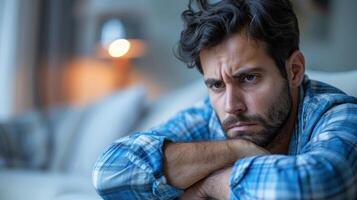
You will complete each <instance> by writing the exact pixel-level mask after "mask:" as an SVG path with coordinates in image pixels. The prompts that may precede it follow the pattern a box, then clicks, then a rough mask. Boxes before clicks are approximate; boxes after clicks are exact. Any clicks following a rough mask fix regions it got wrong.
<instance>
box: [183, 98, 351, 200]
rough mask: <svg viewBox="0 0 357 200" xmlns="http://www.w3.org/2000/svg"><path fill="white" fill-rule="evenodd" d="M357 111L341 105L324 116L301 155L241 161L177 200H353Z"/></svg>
mask: <svg viewBox="0 0 357 200" xmlns="http://www.w3.org/2000/svg"><path fill="white" fill-rule="evenodd" d="M356 111H357V108H356V107H355V106H343V105H342V106H339V107H337V108H335V109H334V110H332V111H330V112H328V113H327V114H326V115H325V116H324V117H322V118H321V120H320V123H319V124H318V125H317V126H316V127H315V128H314V133H313V135H312V138H311V139H310V142H309V143H308V144H307V145H305V146H304V148H303V150H302V151H303V152H301V154H299V155H297V156H285V155H262V156H253V157H247V158H243V159H240V160H238V161H237V162H236V163H235V165H234V166H233V167H232V168H228V169H224V170H220V171H217V172H216V173H213V174H211V175H210V176H208V177H207V178H206V179H204V180H202V181H200V182H199V183H198V184H195V185H194V186H192V187H190V188H189V189H188V190H186V191H185V193H184V194H183V195H182V196H181V199H207V198H208V197H212V198H214V199H219V200H222V199H238V198H239V199H240V198H243V199H246V198H247V199H351V200H352V199H353V200H354V199H356V198H357V188H356V187H355V185H356V184H357V163H356V160H357V123H356V122H357V113H356ZM348 112H349V113H350V114H347V115H344V116H341V115H340V114H341V113H348ZM351 112H352V113H353V112H354V113H353V114H351ZM228 174H230V176H229V175H228ZM227 195H230V197H229V196H227Z"/></svg>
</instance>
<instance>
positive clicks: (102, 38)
mask: <svg viewBox="0 0 357 200" xmlns="http://www.w3.org/2000/svg"><path fill="white" fill-rule="evenodd" d="M294 2H295V4H296V5H295V8H296V11H297V14H298V15H299V19H300V28H301V32H302V39H301V41H302V42H301V48H302V50H303V52H304V53H305V55H306V61H307V67H308V68H312V69H318V70H324V71H340V70H351V69H354V68H355V67H356V50H357V49H356V48H357V38H356V37H355V36H354V33H356V32H357V30H356V29H357V24H356V23H357V22H356V20H355V19H356V17H357V16H356V13H355V12H354V11H355V10H356V8H357V3H356V2H355V1H352V0H341V1H336V0H335V1H334V0H300V1H294ZM186 3H187V2H186V1H165V0H131V1H124V0H117V1H114V0H103V1H99V0H61V1H58V0H31V1H26V0H0V93H1V94H2V98H0V119H6V118H8V117H10V116H11V115H13V114H14V113H19V112H20V113H21V112H24V111H26V110H29V109H32V108H37V107H40V108H41V107H45V106H48V105H56V104H63V103H70V104H72V103H74V104H86V103H89V102H91V101H93V100H95V99H97V98H99V97H102V96H105V95H106V94H108V93H110V92H112V91H114V90H117V89H120V88H123V87H125V86H127V85H130V84H132V83H139V82H140V83H145V85H146V86H147V87H148V88H149V95H150V96H156V95H158V94H162V93H165V92H167V91H170V90H171V89H173V88H176V87H179V86H182V85H185V84H188V83H190V82H192V81H193V80H195V79H198V78H199V74H198V73H197V72H196V71H194V70H188V69H187V68H186V67H185V65H184V64H183V63H181V62H180V61H178V60H177V59H175V58H174V56H173V53H172V49H173V47H174V45H175V44H176V42H177V41H178V38H179V33H180V30H181V28H182V23H181V20H180V13H181V11H182V10H183V9H184V8H185V6H186ZM121 38H122V39H126V40H129V41H130V40H131V41H130V42H131V44H132V45H131V46H130V47H129V50H128V52H127V53H125V52H124V55H123V56H122V55H111V54H110V53H108V49H109V46H110V44H111V43H112V42H113V41H115V40H117V39H121ZM112 48H114V49H115V44H114V45H113V46H112ZM117 48H124V51H126V50H125V44H124V47H123V46H122V44H120V42H119V43H117ZM112 51H115V50H112ZM117 51H118V49H117ZM119 51H120V49H119ZM119 54H120V52H119ZM125 54H126V55H125ZM86 81H87V82H86Z"/></svg>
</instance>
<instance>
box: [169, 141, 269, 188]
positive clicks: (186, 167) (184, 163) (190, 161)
mask: <svg viewBox="0 0 357 200" xmlns="http://www.w3.org/2000/svg"><path fill="white" fill-rule="evenodd" d="M267 153H268V152H267V151H266V150H264V149H262V148H260V147H258V146H256V145H254V144H253V143H251V142H248V141H245V140H225V141H212V142H197V143H167V144H166V145H165V148H164V154H165V159H164V173H165V175H166V178H167V180H168V182H169V183H170V184H171V185H173V186H175V187H177V188H180V189H187V188H188V187H190V186H191V185H193V184H194V183H196V182H198V181H199V180H201V179H203V178H205V177H206V176H208V175H209V174H211V173H212V172H214V171H216V170H219V169H222V168H224V167H227V166H231V165H233V163H234V162H235V161H236V160H238V159H241V158H243V157H247V156H252V155H262V154H267Z"/></svg>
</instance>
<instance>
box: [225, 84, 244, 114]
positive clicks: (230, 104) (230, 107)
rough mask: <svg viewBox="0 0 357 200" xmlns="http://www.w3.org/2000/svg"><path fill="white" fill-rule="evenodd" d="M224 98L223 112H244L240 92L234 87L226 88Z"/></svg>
mask: <svg viewBox="0 0 357 200" xmlns="http://www.w3.org/2000/svg"><path fill="white" fill-rule="evenodd" d="M225 96H226V99H225V111H226V112H227V113H228V114H239V113H242V112H245V111H246V109H247V108H246V106H245V104H244V101H243V99H244V98H243V95H242V93H241V91H239V90H238V89H235V88H234V87H227V88H226V95H225Z"/></svg>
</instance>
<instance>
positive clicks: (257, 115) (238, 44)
mask: <svg viewBox="0 0 357 200" xmlns="http://www.w3.org/2000/svg"><path fill="white" fill-rule="evenodd" d="M200 61H201V65H202V69H203V73H204V79H205V83H206V86H207V87H208V91H209V92H208V94H209V97H210V100H211V103H212V106H213V108H214V110H215V111H216V114H217V115H218V118H219V120H220V122H221V125H222V128H223V130H224V131H225V133H226V134H227V137H228V138H241V139H246V140H250V141H252V142H253V143H255V144H257V145H259V146H262V147H265V146H267V145H268V144H269V143H270V142H272V140H273V139H274V138H275V136H276V135H277V134H278V132H279V130H280V128H281V127H282V126H283V125H284V124H285V122H286V121H287V118H288V117H289V114H290V111H291V107H292V99H291V95H290V91H289V85H288V81H287V80H286V79H284V78H283V77H282V75H281V74H280V72H279V70H278V68H277V66H276V64H275V62H274V60H273V59H272V58H270V57H269V55H268V54H267V53H266V50H265V49H264V45H263V43H261V42H256V41H254V40H249V39H248V38H247V37H245V36H243V35H240V34H235V35H233V36H231V37H230V38H228V39H227V40H225V41H224V42H222V43H221V44H219V45H217V46H215V47H213V48H210V49H205V50H202V51H201V52H200Z"/></svg>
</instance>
